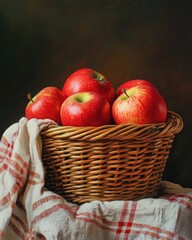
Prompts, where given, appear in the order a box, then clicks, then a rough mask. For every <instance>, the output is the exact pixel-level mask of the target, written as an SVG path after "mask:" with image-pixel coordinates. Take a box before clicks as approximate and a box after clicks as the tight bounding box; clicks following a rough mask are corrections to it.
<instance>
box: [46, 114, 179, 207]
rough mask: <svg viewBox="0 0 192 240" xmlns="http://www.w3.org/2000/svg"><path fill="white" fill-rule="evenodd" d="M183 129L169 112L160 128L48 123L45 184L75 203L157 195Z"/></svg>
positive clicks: (176, 115)
mask: <svg viewBox="0 0 192 240" xmlns="http://www.w3.org/2000/svg"><path fill="white" fill-rule="evenodd" d="M182 128H183V121H182V118H181V117H180V116H179V115H178V114H176V113H174V112H171V111H169V112H168V118H167V121H166V122H165V123H160V124H145V125H136V124H122V125H105V126H101V127H68V126H57V125H51V126H49V127H48V128H46V129H44V130H43V131H42V132H41V137H42V142H43V149H42V159H43V164H44V167H45V171H46V176H45V186H46V187H47V188H48V189H49V190H52V191H53V192H55V193H57V194H60V195H62V196H63V197H64V198H65V199H66V200H67V201H70V202H73V203H78V204H81V203H85V202H90V201H93V200H100V201H113V200H137V199H142V198H146V197H155V196H156V195H157V193H158V190H159V186H160V182H161V179H162V175H163V171H164V168H165V165H166V161H167V158H168V156H169V153H170V149H171V147H172V143H173V141H174V137H175V134H177V133H179V132H180V131H181V130H182Z"/></svg>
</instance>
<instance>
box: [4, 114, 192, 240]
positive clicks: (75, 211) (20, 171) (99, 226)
mask: <svg viewBox="0 0 192 240" xmlns="http://www.w3.org/2000/svg"><path fill="white" fill-rule="evenodd" d="M49 124H53V122H51V121H50V120H37V119H31V120H29V121H28V120H27V119H26V118H24V117H23V118H21V119H20V121H19V122H18V123H15V124H13V125H12V126H10V127H9V128H8V129H7V130H6V131H5V132H4V134H3V136H2V138H1V142H0V239H5V240H18V239H25V240H29V239H30V240H36V239H48V240H53V239H54V240H56V239H58V240H60V239H65V240H113V239H114V240H116V239H122V240H126V239H128V240H132V239H138V240H142V239H146V240H152V239H164V240H172V239H180V240H182V239H186V240H190V239H192V189H189V188H188V189H187V188H183V187H182V186H180V185H177V184H175V183H171V182H166V181H163V182H162V183H161V188H160V195H159V197H157V198H146V199H142V200H138V201H111V202H101V201H93V202H90V203H85V204H82V205H76V204H72V203H70V202H67V201H66V200H65V199H64V198H63V197H61V196H59V195H57V194H55V193H53V192H51V191H49V190H48V189H46V188H45V187H44V179H45V178H44V175H45V172H44V167H43V164H42V159H41V151H42V142H41V137H40V135H39V133H40V131H41V130H42V129H43V128H44V127H46V126H48V125H49Z"/></svg>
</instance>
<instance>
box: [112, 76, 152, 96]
mask: <svg viewBox="0 0 192 240" xmlns="http://www.w3.org/2000/svg"><path fill="white" fill-rule="evenodd" d="M138 85H147V86H153V87H155V86H154V85H153V84H152V83H151V82H149V81H148V80H144V79H133V80H128V81H126V82H124V83H123V84H121V85H120V86H119V87H118V88H117V90H116V96H117V97H119V96H120V95H121V94H122V93H123V89H126V90H127V89H129V88H131V87H135V86H138Z"/></svg>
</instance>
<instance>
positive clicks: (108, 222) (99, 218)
mask: <svg viewBox="0 0 192 240" xmlns="http://www.w3.org/2000/svg"><path fill="white" fill-rule="evenodd" d="M83 216H85V217H87V218H89V219H91V218H94V219H98V220H99V221H101V222H102V223H104V224H107V225H109V226H118V222H114V221H109V220H107V219H105V218H103V217H101V216H100V215H96V214H95V213H90V212H82V213H79V214H76V218H83ZM84 219H86V218H84Z"/></svg>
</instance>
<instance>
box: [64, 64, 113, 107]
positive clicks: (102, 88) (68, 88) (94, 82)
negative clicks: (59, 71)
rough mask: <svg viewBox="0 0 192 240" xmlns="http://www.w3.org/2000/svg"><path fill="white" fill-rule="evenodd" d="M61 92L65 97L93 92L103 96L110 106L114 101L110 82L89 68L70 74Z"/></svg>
mask: <svg viewBox="0 0 192 240" xmlns="http://www.w3.org/2000/svg"><path fill="white" fill-rule="evenodd" d="M62 91H63V93H64V94H65V96H66V97H69V96H70V95H72V94H74V93H78V92H90V91H91V92H92V91H94V92H97V93H99V94H101V95H104V96H105V97H106V99H107V100H108V102H109V103H110V104H112V103H113V101H114V99H115V89H114V87H113V85H112V83H111V82H110V80H109V79H108V78H107V77H105V76H103V75H102V74H100V73H99V72H97V71H95V70H93V69H90V68H82V69H79V70H77V71H75V72H74V73H72V74H71V75H70V76H69V77H68V78H67V80H66V81H65V83H64V85H63V88H62Z"/></svg>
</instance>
